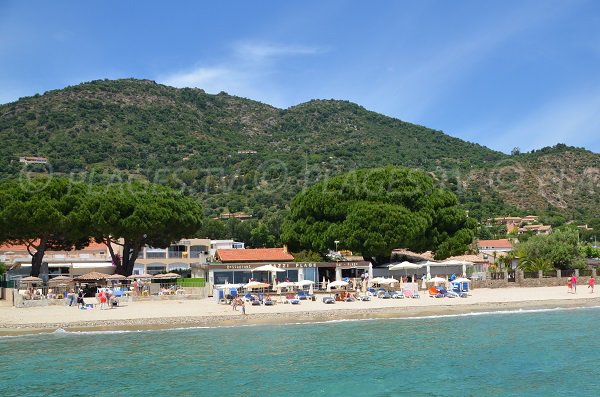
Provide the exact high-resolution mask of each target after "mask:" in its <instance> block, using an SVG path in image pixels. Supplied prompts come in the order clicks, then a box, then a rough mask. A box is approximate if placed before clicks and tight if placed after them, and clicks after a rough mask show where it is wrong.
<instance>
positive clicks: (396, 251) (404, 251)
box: [392, 248, 433, 261]
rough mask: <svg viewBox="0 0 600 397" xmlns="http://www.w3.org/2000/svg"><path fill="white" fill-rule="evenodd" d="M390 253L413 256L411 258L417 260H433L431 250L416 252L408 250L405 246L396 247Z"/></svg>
mask: <svg viewBox="0 0 600 397" xmlns="http://www.w3.org/2000/svg"><path fill="white" fill-rule="evenodd" d="M392 255H398V256H400V257H402V256H406V257H408V258H413V259H415V260H419V261H432V260H433V254H432V252H431V251H425V252H421V253H418V252H413V251H410V250H408V249H405V248H396V249H394V250H393V251H392Z"/></svg>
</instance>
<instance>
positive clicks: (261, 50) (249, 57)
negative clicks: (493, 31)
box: [233, 42, 323, 62]
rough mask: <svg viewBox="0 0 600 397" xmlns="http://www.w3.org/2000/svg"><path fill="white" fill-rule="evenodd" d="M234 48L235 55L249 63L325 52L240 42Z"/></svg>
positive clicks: (302, 47)
mask: <svg viewBox="0 0 600 397" xmlns="http://www.w3.org/2000/svg"><path fill="white" fill-rule="evenodd" d="M233 48H234V53H235V55H236V56H237V57H239V58H241V59H242V60H244V61H247V62H262V61H265V60H269V59H270V58H275V57H285V56H294V55H313V54H318V53H319V52H323V50H322V49H320V48H319V47H308V46H292V45H280V44H273V43H251V42H239V43H236V44H234V46H233Z"/></svg>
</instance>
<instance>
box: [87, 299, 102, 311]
mask: <svg viewBox="0 0 600 397" xmlns="http://www.w3.org/2000/svg"><path fill="white" fill-rule="evenodd" d="M83 304H84V306H85V307H86V308H90V309H91V308H93V307H94V306H97V305H99V302H98V298H83Z"/></svg>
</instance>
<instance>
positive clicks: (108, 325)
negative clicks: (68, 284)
mask: <svg viewBox="0 0 600 397" xmlns="http://www.w3.org/2000/svg"><path fill="white" fill-rule="evenodd" d="M592 306H600V292H596V293H594V294H591V293H590V292H589V290H588V289H587V288H580V289H579V291H578V293H577V294H571V293H568V292H567V288H566V287H536V288H502V289H485V288H482V289H477V290H474V291H472V292H471V296H469V297H468V298H453V299H450V298H439V299H436V298H430V297H429V296H426V295H423V296H422V297H421V298H420V299H378V298H373V299H372V300H371V301H367V302H361V301H357V302H336V303H335V304H333V305H327V304H324V303H322V302H321V301H320V300H317V301H315V302H312V301H302V303H301V304H299V305H291V304H282V303H278V304H276V305H274V306H249V305H248V304H246V315H242V314H241V312H240V311H234V310H233V309H232V308H231V306H227V305H224V304H218V303H217V302H216V301H215V300H214V299H213V298H208V299H203V300H181V301H146V302H131V303H124V304H122V305H121V306H120V307H118V308H115V309H107V310H100V309H99V308H94V309H92V310H79V309H78V308H77V307H74V306H73V307H68V306H47V307H34V308H15V307H13V306H11V305H10V304H9V303H8V302H6V301H0V319H1V324H0V335H2V336H6V335H20V334H28V333H37V332H52V331H54V330H56V329H59V328H62V329H65V330H68V331H83V330H87V331H92V330H147V329H161V328H178V327H197V326H235V325H251V324H282V323H301V322H316V321H330V320H342V319H367V318H402V317H422V316H434V315H452V314H464V313H475V312H490V311H510V310H526V309H549V308H560V307H565V308H567V307H592Z"/></svg>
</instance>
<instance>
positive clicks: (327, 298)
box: [323, 296, 335, 304]
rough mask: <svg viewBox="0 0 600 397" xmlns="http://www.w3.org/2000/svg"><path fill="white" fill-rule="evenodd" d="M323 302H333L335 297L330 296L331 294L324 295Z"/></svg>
mask: <svg viewBox="0 0 600 397" xmlns="http://www.w3.org/2000/svg"><path fill="white" fill-rule="evenodd" d="M323 303H326V304H334V303H335V299H334V298H332V297H331V296H326V297H324V298H323Z"/></svg>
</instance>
